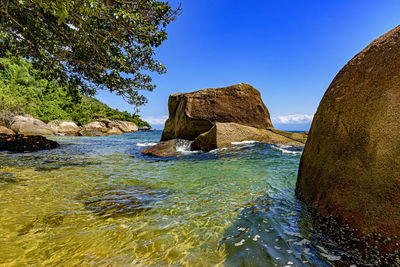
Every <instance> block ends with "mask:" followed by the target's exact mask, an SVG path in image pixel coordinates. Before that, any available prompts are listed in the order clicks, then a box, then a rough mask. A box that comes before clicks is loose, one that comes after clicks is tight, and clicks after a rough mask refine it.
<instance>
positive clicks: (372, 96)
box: [296, 27, 400, 266]
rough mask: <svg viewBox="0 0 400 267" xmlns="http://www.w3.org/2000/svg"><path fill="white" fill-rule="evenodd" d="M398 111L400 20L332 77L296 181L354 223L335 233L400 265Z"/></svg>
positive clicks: (375, 259) (324, 210) (308, 196)
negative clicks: (398, 258)
mask: <svg viewBox="0 0 400 267" xmlns="http://www.w3.org/2000/svg"><path fill="white" fill-rule="evenodd" d="M399 114H400V27H397V28H395V29H393V30H391V31H390V32H388V33H386V34H385V35H383V36H381V37H380V38H378V39H377V40H375V41H374V42H372V43H371V44H370V45H368V47H366V48H365V49H364V50H363V51H362V52H360V53H359V54H358V55H356V56H355V57H354V58H353V59H352V60H350V61H349V62H348V63H347V64H346V65H345V66H344V67H343V69H342V70H341V71H340V72H339V73H338V75H337V76H336V77H335V78H334V80H333V81H332V83H331V85H330V86H329V88H328V90H327V91H326V93H325V95H324V97H323V99H322V101H321V103H320V105H319V107H318V110H317V113H316V114H315V117H314V120H313V123H312V127H311V130H310V135H309V139H308V141H307V143H306V146H305V149H304V153H303V155H302V158H301V163H300V168H299V175H298V180H297V189H296V191H297V196H298V197H300V198H302V199H304V200H305V202H306V203H308V204H309V205H310V206H312V207H313V208H314V209H315V210H316V211H317V213H318V214H319V215H321V216H323V217H325V218H326V217H328V216H331V217H332V218H333V219H334V221H335V222H336V223H337V224H338V227H341V228H347V229H354V231H353V232H349V231H347V232H346V231H345V234H343V235H339V234H337V233H339V232H337V233H336V234H335V233H333V234H332V237H334V238H335V239H336V240H338V239H339V241H340V242H344V241H346V240H351V241H352V242H354V243H356V246H357V249H358V250H359V252H360V253H361V254H363V255H364V257H365V258H367V260H368V261H372V263H376V264H377V265H381V264H382V265H386V264H387V266H389V265H391V264H394V263H395V264H396V265H397V264H399V262H397V263H396V262H395V260H394V258H395V256H393V255H391V256H390V254H395V253H396V251H397V252H398V250H399V249H400V247H399V246H398V243H400V240H399V239H398V238H400V205H399V204H400V193H399V192H400V119H399ZM346 226H347V227H346ZM327 232H328V233H329V231H327ZM352 236H354V237H353V239H352ZM363 239H364V240H363ZM357 240H358V241H357ZM378 252H379V255H378Z"/></svg>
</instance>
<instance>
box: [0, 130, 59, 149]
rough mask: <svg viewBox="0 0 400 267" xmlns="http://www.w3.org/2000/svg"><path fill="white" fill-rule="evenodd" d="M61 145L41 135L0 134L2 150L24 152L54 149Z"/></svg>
mask: <svg viewBox="0 0 400 267" xmlns="http://www.w3.org/2000/svg"><path fill="white" fill-rule="evenodd" d="M59 146H60V145H59V144H58V143H57V142H55V141H52V140H49V139H47V138H46V137H44V136H40V135H23V134H14V135H9V134H0V151H4V150H7V151H11V152H24V151H38V150H47V149H54V148H57V147H59Z"/></svg>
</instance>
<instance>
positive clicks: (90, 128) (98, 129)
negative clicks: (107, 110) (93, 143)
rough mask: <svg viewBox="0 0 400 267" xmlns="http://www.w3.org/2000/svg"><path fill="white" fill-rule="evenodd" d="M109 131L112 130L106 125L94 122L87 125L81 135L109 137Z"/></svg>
mask: <svg viewBox="0 0 400 267" xmlns="http://www.w3.org/2000/svg"><path fill="white" fill-rule="evenodd" d="M109 130H110V129H109V128H107V126H106V124H105V123H103V122H99V121H94V122H91V123H88V124H85V125H84V126H83V127H82V130H81V131H80V132H79V133H80V134H81V135H83V136H106V135H109V133H108V131H109Z"/></svg>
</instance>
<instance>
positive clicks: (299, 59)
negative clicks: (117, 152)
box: [97, 0, 400, 130]
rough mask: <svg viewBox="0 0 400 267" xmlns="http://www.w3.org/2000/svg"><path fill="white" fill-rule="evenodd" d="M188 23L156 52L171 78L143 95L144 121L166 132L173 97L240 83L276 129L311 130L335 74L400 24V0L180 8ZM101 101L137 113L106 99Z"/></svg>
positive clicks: (185, 1) (203, 0)
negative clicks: (251, 90) (253, 92)
mask: <svg viewBox="0 0 400 267" xmlns="http://www.w3.org/2000/svg"><path fill="white" fill-rule="evenodd" d="M169 2H170V3H171V4H172V5H173V6H177V5H178V3H179V2H182V15H181V16H179V17H178V19H177V20H176V21H175V22H173V23H172V24H170V25H169V26H168V28H167V31H168V40H167V41H165V42H164V43H163V45H162V46H161V47H160V48H158V49H157V56H156V57H157V58H158V59H159V60H160V61H161V62H162V63H163V64H164V65H165V66H166V67H167V74H164V75H158V74H155V73H154V74H153V75H152V77H153V79H154V83H155V84H156V85H157V88H156V89H155V90H154V91H153V92H144V95H145V96H146V97H147V98H148V104H147V105H146V106H143V107H141V109H140V110H141V111H140V115H141V116H142V117H143V118H144V119H147V120H148V121H149V122H150V123H151V124H152V126H153V127H156V128H162V126H163V120H165V118H166V117H167V116H168V96H169V95H170V94H172V93H178V92H191V91H195V90H199V89H203V88H215V87H223V86H229V85H233V84H237V83H240V82H244V83H248V84H251V85H253V86H254V87H255V88H257V89H258V90H259V91H260V92H261V96H262V98H263V101H264V103H265V105H266V106H267V107H268V109H269V111H270V114H271V117H272V120H273V123H274V125H275V127H276V128H278V129H284V130H307V129H308V128H309V125H310V122H311V119H312V116H313V114H314V113H315V111H316V109H317V107H318V104H319V102H320V100H321V98H322V96H323V94H324V92H325V90H326V89H327V88H328V86H329V84H330V82H331V81H332V79H333V78H334V76H335V75H336V74H337V72H338V71H339V70H340V69H341V68H342V67H343V66H344V64H346V62H347V61H349V60H350V59H351V58H352V57H353V56H355V55H356V54H357V53H358V52H359V51H361V50H362V49H363V48H364V47H365V46H367V45H368V44H369V43H370V42H371V41H373V40H374V39H376V38H378V37H379V36H380V35H382V34H384V33H385V32H387V31H389V30H390V29H392V28H394V27H396V26H397V25H399V24H400V0H384V1H377V0H375V1H370V0H364V1H358V0H356V1H351V0H347V1H342V0H338V1H324V0H320V1H312V0H309V1H294V0H279V1H277V0H276V1H267V0H246V1H237V0H182V1H169ZM97 98H98V99H100V100H101V101H103V102H105V103H106V104H108V105H110V106H111V107H114V108H118V109H120V110H128V111H130V112H131V111H132V110H133V108H132V107H131V106H129V105H128V104H126V103H125V102H124V101H123V100H122V99H121V98H119V97H117V96H114V95H112V94H110V93H107V92H105V91H101V92H99V94H98V95H97Z"/></svg>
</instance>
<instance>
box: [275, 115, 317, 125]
mask: <svg viewBox="0 0 400 267" xmlns="http://www.w3.org/2000/svg"><path fill="white" fill-rule="evenodd" d="M313 117H314V115H308V114H293V115H282V116H273V117H272V123H273V124H301V123H310V122H311V121H312V119H313Z"/></svg>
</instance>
